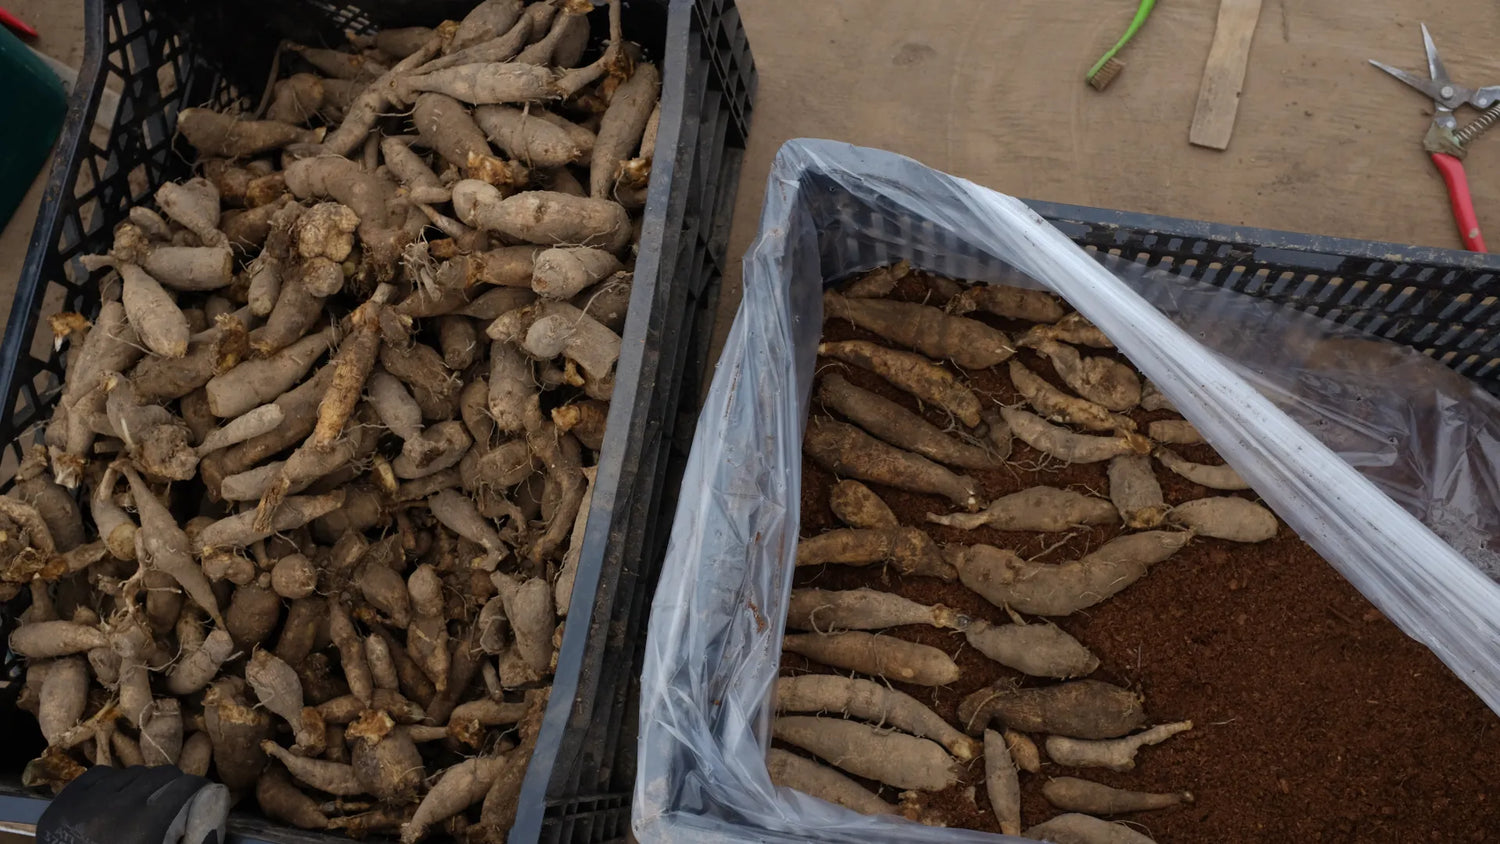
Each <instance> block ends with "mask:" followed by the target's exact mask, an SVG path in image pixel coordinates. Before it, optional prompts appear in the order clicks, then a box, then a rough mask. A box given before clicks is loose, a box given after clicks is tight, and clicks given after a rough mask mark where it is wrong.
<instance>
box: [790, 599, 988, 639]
mask: <svg viewBox="0 0 1500 844" xmlns="http://www.w3.org/2000/svg"><path fill="white" fill-rule="evenodd" d="M786 624H787V627H789V628H791V629H793V630H813V631H817V632H820V633H821V632H831V631H835V630H883V629H885V628H887V627H900V626H901V625H903V624H926V625H930V626H932V627H939V628H947V629H950V630H962V629H964V628H965V627H966V626H968V624H969V618H968V617H967V616H965V615H962V614H960V613H958V612H956V611H954V610H951V609H949V608H947V607H945V606H943V605H942V604H938V605H936V606H927V605H926V604H919V603H917V602H916V601H912V600H908V599H906V598H903V597H901V596H900V595H896V594H892V593H890V592H882V591H880V590H878V589H849V590H844V591H837V590H829V589H793V590H792V596H791V602H790V603H789V604H788V605H787V618H786ZM972 641H973V639H972V637H971V638H970V642H971V643H972Z"/></svg>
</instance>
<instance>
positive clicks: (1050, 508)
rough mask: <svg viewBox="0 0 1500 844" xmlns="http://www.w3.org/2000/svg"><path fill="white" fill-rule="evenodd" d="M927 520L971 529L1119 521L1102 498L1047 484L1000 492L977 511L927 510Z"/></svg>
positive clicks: (1056, 527)
mask: <svg viewBox="0 0 1500 844" xmlns="http://www.w3.org/2000/svg"><path fill="white" fill-rule="evenodd" d="M927 521H929V522H933V523H935V524H940V525H945V526H947V527H955V528H959V529H960V530H973V529H975V528H979V527H985V526H989V527H992V528H995V529H996V530H1029V531H1060V530H1069V529H1070V528H1074V527H1077V526H1078V525H1109V524H1114V523H1115V522H1117V521H1119V516H1118V514H1117V513H1116V512H1115V507H1114V505H1113V504H1111V503H1110V502H1109V501H1107V500H1105V499H1103V498H1096V497H1094V496H1092V495H1084V494H1083V493H1080V492H1073V491H1072V490H1066V489H1058V488H1057V487H1050V486H1034V487H1031V488H1029V489H1023V490H1021V491H1020V492H1013V493H1011V494H1010V495H1005V496H1001V497H1000V498H997V499H995V500H994V501H992V502H990V506H988V507H986V508H985V509H983V510H981V511H980V512H978V513H952V514H948V515H938V514H934V513H928V514H927Z"/></svg>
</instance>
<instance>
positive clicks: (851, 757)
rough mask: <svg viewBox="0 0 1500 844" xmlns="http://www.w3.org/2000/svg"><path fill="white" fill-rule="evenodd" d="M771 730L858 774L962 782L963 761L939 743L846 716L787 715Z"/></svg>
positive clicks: (905, 785) (924, 785) (892, 780)
mask: <svg viewBox="0 0 1500 844" xmlns="http://www.w3.org/2000/svg"><path fill="white" fill-rule="evenodd" d="M771 734H772V735H773V736H775V737H776V738H777V739H779V740H781V741H784V742H786V743H787V744H791V745H795V746H796V747H800V748H802V749H803V750H806V751H807V752H809V753H812V754H813V755H815V756H818V757H820V758H823V759H826V760H828V761H829V762H830V763H832V764H834V765H836V766H838V767H840V768H843V769H844V770H846V771H848V772H849V773H851V774H854V775H855V776H860V777H864V778H866V779H872V780H876V781H877V782H883V783H885V784H886V785H890V786H894V787H896V788H900V789H918V790H921V791H942V790H943V789H945V788H948V787H950V786H953V785H955V784H956V783H957V782H958V765H957V763H955V762H954V760H953V757H952V756H949V755H948V753H947V751H945V750H943V748H942V747H941V746H940V745H938V744H937V743H936V742H933V741H929V740H928V739H923V738H917V737H915V736H908V735H903V734H901V733H893V732H890V731H888V730H883V729H880V728H879V727H875V726H873V725H870V724H863V723H860V722H858V721H846V720H844V719H842V718H821V717H817V716H808V715H783V716H780V717H778V718H776V719H774V720H773V721H772V722H771Z"/></svg>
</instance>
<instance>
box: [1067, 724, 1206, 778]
mask: <svg viewBox="0 0 1500 844" xmlns="http://www.w3.org/2000/svg"><path fill="white" fill-rule="evenodd" d="M1192 728H1193V722H1192V721H1176V722H1173V723H1169V724H1158V725H1156V726H1154V727H1151V728H1149V729H1145V730H1142V731H1140V732H1139V733H1135V734H1133V735H1128V736H1123V737H1121V738H1113V739H1098V740H1092V741H1091V740H1088V739H1077V738H1070V737H1068V736H1049V737H1048V738H1047V755H1048V756H1049V757H1051V758H1052V761H1054V762H1056V763H1057V764H1059V765H1064V766H1066V767H1069V768H1108V769H1109V770H1111V771H1130V770H1134V769H1135V756H1136V754H1137V753H1139V752H1140V749H1141V748H1142V747H1147V746H1149V745H1153V744H1161V743H1162V742H1164V741H1166V740H1167V739H1169V738H1171V737H1172V736H1175V735H1177V734H1178V733H1185V732H1187V731H1188V730H1191V729H1192Z"/></svg>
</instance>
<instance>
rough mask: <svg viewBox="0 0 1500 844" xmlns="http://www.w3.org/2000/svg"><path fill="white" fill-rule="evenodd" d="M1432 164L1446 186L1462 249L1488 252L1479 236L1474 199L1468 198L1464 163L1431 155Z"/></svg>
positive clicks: (1477, 216)
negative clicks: (1441, 175)
mask: <svg viewBox="0 0 1500 844" xmlns="http://www.w3.org/2000/svg"><path fill="white" fill-rule="evenodd" d="M1432 163H1433V164H1436V165H1437V169H1438V172H1439V173H1442V174H1443V182H1444V184H1446V185H1447V186H1448V201H1449V203H1451V204H1452V205H1453V221H1454V222H1455V223H1458V236H1459V237H1461V238H1463V241H1464V248H1465V249H1468V250H1470V251H1471V252H1488V251H1489V250H1488V249H1485V248H1484V237H1483V236H1481V235H1480V234H1479V215H1478V214H1475V213H1474V198H1473V197H1471V196H1469V177H1468V176H1467V175H1466V174H1465V173H1464V163H1463V162H1462V161H1460V160H1458V159H1457V158H1455V157H1453V156H1451V155H1448V154H1447V153H1442V152H1435V153H1433V154H1432Z"/></svg>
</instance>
